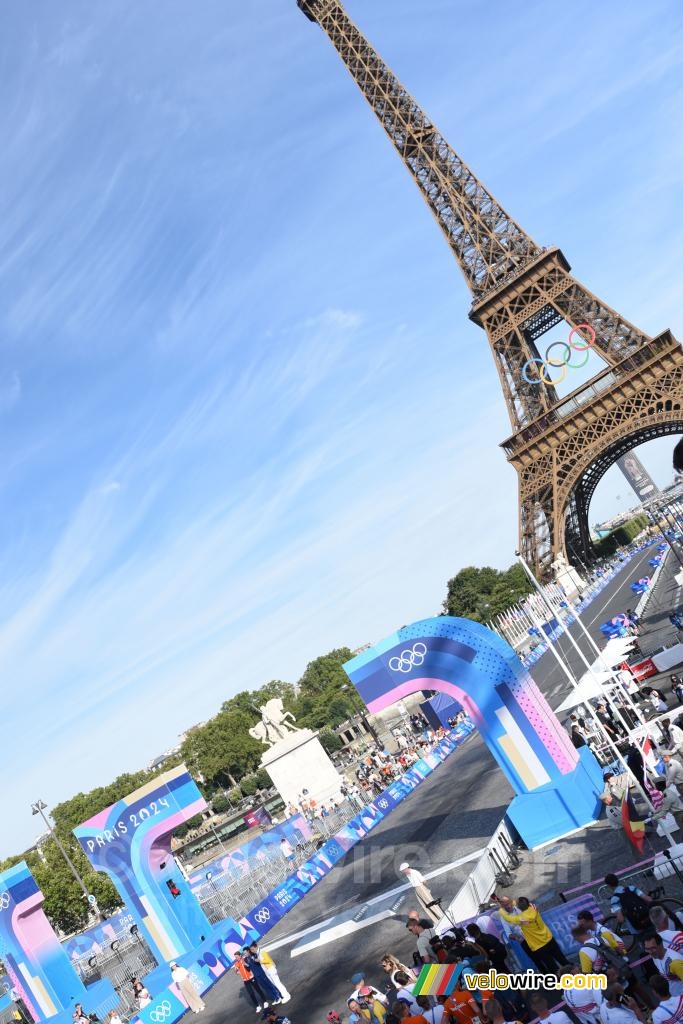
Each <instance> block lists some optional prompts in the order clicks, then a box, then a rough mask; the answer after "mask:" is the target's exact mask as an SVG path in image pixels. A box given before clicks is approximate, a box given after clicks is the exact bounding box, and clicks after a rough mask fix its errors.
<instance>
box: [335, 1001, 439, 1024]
mask: <svg viewBox="0 0 683 1024" xmlns="http://www.w3.org/2000/svg"><path fill="white" fill-rule="evenodd" d="M391 1012H392V1013H393V1015H394V1016H395V1017H396V1019H397V1020H399V1021H402V1024H427V1018H426V1017H423V1016H422V1014H421V1013H418V1014H414V1013H411V1012H410V1010H409V1008H408V1007H407V1006H406V1004H405V1003H404V1002H403V1001H402V1000H400V999H399V1000H398V1001H397V1002H395V1003H394V1005H393V1006H392V1007H391ZM349 1024H351V1018H350V1017H349Z"/></svg>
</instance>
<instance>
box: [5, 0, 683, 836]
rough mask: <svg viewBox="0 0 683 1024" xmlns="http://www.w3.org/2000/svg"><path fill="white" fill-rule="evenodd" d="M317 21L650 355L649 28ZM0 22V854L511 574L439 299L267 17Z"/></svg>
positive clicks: (674, 141) (599, 18)
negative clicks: (340, 33)
mask: <svg viewBox="0 0 683 1024" xmlns="http://www.w3.org/2000/svg"><path fill="white" fill-rule="evenodd" d="M348 9H349V12H350V13H351V14H352V16H354V17H355V18H356V20H357V21H358V22H359V24H360V25H361V26H362V28H363V29H364V30H365V31H366V32H367V33H368V35H369V36H370V38H371V40H372V41H373V42H374V43H375V44H376V45H377V47H378V49H379V50H380V52H381V53H382V54H383V56H384V57H385V59H386V60H387V61H388V62H389V63H390V64H391V65H392V67H393V68H394V69H395V71H396V72H397V73H398V74H399V76H400V77H401V78H402V80H403V81H404V83H405V84H406V85H407V86H408V88H410V89H411V90H412V91H413V92H414V93H415V94H416V96H417V97H418V99H419V100H420V102H421V103H422V104H423V105H424V106H425V108H426V109H427V110H428V112H429V113H430V116H431V117H432V118H433V120H434V121H435V122H436V123H437V124H438V125H439V127H440V128H441V129H442V131H443V132H444V133H445V134H446V135H447V137H448V138H449V140H450V141H451V142H452V144H453V145H454V146H455V148H456V149H457V150H458V151H459V152H460V154H461V155H462V156H463V157H464V158H465V159H466V160H468V161H469V162H470V163H471V164H472V166H473V168H474V169H475V171H476V172H477V173H478V174H479V175H480V176H481V177H482V179H483V180H484V181H485V182H486V183H487V185H488V186H489V187H490V188H491V189H492V191H493V192H494V194H495V195H496V196H497V197H498V198H499V199H500V201H501V202H502V203H503V204H504V205H505V206H506V207H507V208H508V209H509V210H510V211H511V212H512V214H513V215H514V216H515V217H516V218H517V219H518V220H519V221H520V222H521V223H522V225H523V226H524V227H525V228H526V229H527V230H528V231H529V233H530V234H532V235H533V236H534V237H535V238H536V239H537V240H538V241H539V242H541V243H543V244H552V243H557V244H560V245H561V246H562V248H563V250H564V252H565V254H566V255H567V257H568V258H569V260H570V262H571V263H572V266H573V270H574V273H575V274H576V275H577V276H578V277H579V278H580V279H583V280H585V281H586V282H587V283H588V284H589V285H590V286H591V287H593V289H594V290H596V291H597V292H599V293H600V294H602V295H603V296H604V297H605V298H606V299H607V300H608V301H610V302H611V303H612V304H613V305H614V306H616V307H618V308H620V309H621V310H622V311H623V312H624V313H625V314H626V315H628V316H629V317H630V318H631V319H632V320H634V321H635V322H636V323H638V324H639V325H641V326H642V327H644V328H645V329H646V330H648V331H649V332H651V333H656V332H658V331H660V330H662V329H663V328H665V327H667V326H669V327H671V328H672V329H673V330H674V331H677V332H678V334H679V337H680V336H681V335H682V334H683V324H682V323H681V316H680V310H681V291H682V290H683V285H682V283H681V274H680V258H681V253H682V251H683V246H682V238H681V235H682V231H683V227H682V222H681V218H680V208H681V167H683V138H682V137H681V133H680V131H678V130H677V126H678V124H679V123H680V110H681V100H682V96H681V93H682V91H683V79H682V78H681V74H680V67H681V57H682V56H683V26H682V19H681V9H680V5H679V4H678V3H676V2H675V0H672V2H671V3H663V2H654V3H652V4H649V5H646V6H643V5H636V4H630V5H628V4H627V5H623V4H617V3H616V2H612V0H608V2H607V3H604V4H599V5H596V4H593V3H589V2H578V3H574V4H571V5H565V6H558V5H555V6H554V7H553V9H552V17H551V18H549V16H548V12H549V9H548V7H547V5H546V4H542V3H540V2H539V3H528V4H524V5H519V4H517V5H510V4H507V3H503V2H497V0H496V2H492V3H489V4H488V5H485V6H481V5H476V4H465V3H460V2H457V3H453V2H452V0H419V2H418V0H374V2H372V3H371V2H369V0H348ZM4 14H5V23H4V26H3V33H2V37H1V39H0V72H1V76H2V77H1V80H2V92H3V103H2V105H1V106H0V128H1V131H2V138H3V140H4V144H3V150H4V152H3V159H2V161H1V162H0V267H1V269H2V275H1V276H0V345H1V348H0V455H1V457H2V466H3V472H2V474H1V476H0V487H1V499H0V500H1V501H2V510H3V515H2V518H1V519H0V563H1V566H2V573H1V575H0V662H1V664H2V666H3V676H4V679H5V686H6V691H5V692H6V695H7V696H8V697H9V699H6V703H5V716H4V725H5V730H4V737H5V739H4V744H3V757H4V763H5V766H6V767H5V777H6V780H7V781H8V783H9V784H8V785H6V786H5V787H4V803H5V806H4V821H5V824H6V828H4V829H3V836H2V844H1V849H0V854H6V853H9V852H13V851H15V850H16V849H18V848H20V847H21V845H22V844H25V843H27V842H29V841H31V840H32V838H33V836H34V824H33V821H32V819H31V816H30V812H29V809H28V805H29V803H30V801H31V800H34V799H35V798H36V797H37V796H41V797H42V798H43V799H45V800H46V801H48V803H50V804H52V803H54V802H57V801H58V800H60V799H63V798H65V797H67V796H69V795H71V794H72V793H74V792H76V791H78V790H79V789H90V788H91V787H92V786H94V785H96V784H99V783H101V782H104V781H106V780H108V779H109V778H111V777H112V776H113V775H114V774H116V773H118V772H119V771H121V770H124V769H128V768H134V767H138V766H141V765H143V764H145V763H146V762H148V761H149V760H150V759H151V758H152V757H153V756H154V755H155V754H157V753H158V752H159V751H160V750H163V749H164V748H166V747H168V746H169V745H171V744H172V743H173V742H174V739H175V737H176V735H177V733H178V732H179V731H181V729H182V728H183V727H184V726H186V725H188V724H190V723H192V722H194V721H197V720H200V719H203V718H205V717H207V716H208V715H210V714H211V713H212V712H214V711H215V710H216V709H217V707H218V706H219V705H220V703H221V701H222V700H223V699H225V698H226V697H227V696H229V695H230V694H231V693H233V692H235V691H236V690H237V689H239V688H243V687H248V686H255V685H258V684H259V683H261V682H264V681H266V680H268V679H270V678H273V677H280V678H285V679H296V678H297V677H298V675H299V674H300V673H301V671H302V669H303V668H304V666H305V665H306V663H307V661H309V660H310V659H311V658H313V657H315V656H316V655H318V654H320V653H323V652H325V651H327V650H329V649H331V648H332V647H334V646H339V645H343V644H348V645H350V646H351V647H354V646H357V645H360V644H361V643H364V642H366V641H368V640H373V639H379V638H381V637H382V636H383V635H385V634H386V633H388V632H390V631H391V630H393V629H395V628H396V627H397V626H398V625H400V624H402V623H404V622H408V621H411V620H412V619H415V618H418V617H420V616H425V615H429V614H431V613H433V612H435V611H437V609H438V608H439V606H440V602H441V599H442V596H443V592H444V584H445V580H446V579H447V578H448V576H450V575H452V574H453V573H454V572H455V571H456V570H457V569H458V568H459V567H461V566H462V565H464V564H469V563H473V562H474V563H492V564H494V565H498V566H504V565H506V564H508V563H509V562H510V561H511V559H512V554H513V551H514V548H515V544H516V503H515V478H514V473H513V471H512V470H510V469H509V468H508V466H507V465H506V463H505V461H504V458H503V456H502V453H501V452H500V450H499V449H498V447H497V445H498V443H499V442H500V441H501V440H503V438H505V437H506V436H507V435H508V434H509V424H508V422H507V420H506V414H505V410H504V405H503V401H502V398H501V396H500V394H499V391H498V387H497V377H496V374H495V369H494V366H493V362H492V359H491V357H490V354H489V350H488V346H487V343H486V339H485V337H484V335H483V333H482V332H481V331H479V330H478V329H477V328H475V327H474V326H473V325H472V324H471V323H469V321H468V320H467V316H466V314H467V310H468V307H469V296H468V293H467V291H466V288H465V286H464V283H463V281H462V278H461V277H460V274H459V271H458V269H457V266H456V265H455V263H454V261H453V258H452V256H451V255H450V253H449V251H448V249H447V247H446V245H445V243H444V242H443V240H442V239H441V238H440V236H439V232H438V230H437V228H436V226H435V224H434V222H433V221H432V219H431V217H430V216H429V214H428V212H427V210H426V209H425V207H424V204H423V202H422V200H421V199H420V197H419V195H418V193H417V190H416V189H415V187H414V185H413V184H412V182H411V181H410V179H409V177H408V175H407V174H406V172H405V170H404V169H403V168H402V167H401V165H400V162H399V160H398V158H397V156H396V154H395V152H394V151H393V149H392V147H391V146H390V145H389V144H388V142H387V141H386V139H385V138H384V136H383V133H382V131H381V130H380V128H379V127H378V125H377V124H376V122H375V121H374V119H373V117H372V116H371V115H370V112H369V110H368V109H367V108H366V106H365V104H364V102H363V100H362V99H361V97H360V96H359V94H358V93H357V90H356V87H355V86H354V84H353V83H352V81H351V80H350V78H349V76H348V75H347V73H346V72H345V70H344V69H343V67H342V66H341V64H340V62H339V61H338V59H337V58H336V56H335V54H334V52H333V50H332V48H331V47H330V45H329V43H328V42H327V41H326V39H325V37H324V36H323V34H322V33H321V31H320V30H319V29H318V28H316V26H314V25H312V24H310V23H309V22H308V21H307V20H306V19H305V18H304V17H303V15H302V14H301V13H300V12H299V11H298V10H297V8H296V5H295V2H294V0H261V2H259V3H258V4H256V3H254V4H251V3H249V4H238V3H232V4H226V3H224V2H219V0H200V2H198V3H195V4H193V5H192V8H191V10H190V8H189V7H188V6H187V4H184V3H181V2H180V0H168V2H167V3H165V4H163V5H153V4H137V3H133V2H130V0H122V2H121V3H118V4H116V5H115V6H114V5H93V4H91V3H86V2H77V0H63V2H62V3H60V4H47V3H45V2H43V3H39V4H38V5H27V4H19V3H15V4H11V5H8V6H7V8H6V10H5V12H4ZM669 453H670V444H669V443H668V442H667V443H665V444H664V445H659V446H655V448H654V450H653V451H652V452H651V453H649V455H648V458H647V461H648V465H649V467H650V469H651V470H652V471H653V473H654V475H655V477H656V478H657V479H658V480H660V482H667V481H668V478H669V474H668V464H669ZM614 473H616V471H615V470H612V471H610V474H612V476H608V477H606V478H605V481H604V483H603V485H602V487H601V491H600V494H599V495H598V498H597V499H596V503H595V505H594V510H593V511H594V512H595V516H592V518H597V517H598V516H599V514H606V513H608V512H610V511H612V510H613V505H612V501H613V499H614V496H615V495H616V494H624V493H626V492H625V487H624V484H623V483H621V482H620V481H619V480H618V479H617V478H616V477H614V476H613V475H614ZM611 480H612V482H610V481H611Z"/></svg>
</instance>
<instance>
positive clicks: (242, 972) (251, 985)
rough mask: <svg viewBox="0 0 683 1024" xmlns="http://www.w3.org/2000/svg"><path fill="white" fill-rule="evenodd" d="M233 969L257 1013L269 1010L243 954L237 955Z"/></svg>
mask: <svg viewBox="0 0 683 1024" xmlns="http://www.w3.org/2000/svg"><path fill="white" fill-rule="evenodd" d="M232 969H233V971H236V972H237V974H239V976H240V978H241V979H242V984H243V985H244V990H245V992H246V993H247V996H248V997H249V999H250V1001H251V1004H252V1006H253V1007H254V1008H255V1009H256V1012H257V1013H259V1011H260V1010H262V1009H264V1008H267V1007H268V1003H267V1002H266V997H265V996H264V994H263V992H262V991H261V989H260V988H259V984H258V982H257V981H256V980H255V978H254V975H253V974H252V972H251V971H250V970H249V968H248V967H247V963H246V960H245V959H244V957H243V955H242V953H239V952H238V953H235V963H234V964H233V968H232Z"/></svg>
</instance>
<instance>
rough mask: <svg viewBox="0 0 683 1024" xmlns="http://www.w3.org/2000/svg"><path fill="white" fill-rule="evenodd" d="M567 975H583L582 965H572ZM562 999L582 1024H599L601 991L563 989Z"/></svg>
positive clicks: (567, 969) (568, 968)
mask: <svg viewBox="0 0 683 1024" xmlns="http://www.w3.org/2000/svg"><path fill="white" fill-rule="evenodd" d="M565 973H566V974H583V969H582V967H581V964H572V965H570V966H569V967H567V968H566V970H565ZM562 998H563V1000H564V1002H565V1004H566V1005H567V1006H568V1007H569V1009H570V1010H571V1011H572V1013H573V1014H575V1016H576V1017H577V1018H578V1020H579V1022H580V1024H598V1021H599V1020H600V1005H601V1003H602V992H601V991H600V989H578V988H564V989H562Z"/></svg>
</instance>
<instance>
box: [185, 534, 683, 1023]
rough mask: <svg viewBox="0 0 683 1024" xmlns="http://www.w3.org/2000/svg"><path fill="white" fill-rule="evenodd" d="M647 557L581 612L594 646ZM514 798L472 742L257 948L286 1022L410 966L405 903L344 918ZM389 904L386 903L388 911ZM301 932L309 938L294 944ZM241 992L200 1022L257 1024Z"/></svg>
mask: <svg viewBox="0 0 683 1024" xmlns="http://www.w3.org/2000/svg"><path fill="white" fill-rule="evenodd" d="M651 556H652V551H651V550H650V551H647V552H645V553H644V554H643V555H641V556H639V557H638V558H636V559H634V560H633V561H632V562H630V563H629V564H628V565H627V566H626V567H625V568H624V569H623V570H622V571H621V572H620V573H619V574H618V575H617V577H616V579H615V580H613V581H612V582H611V583H610V584H609V586H608V587H606V588H605V590H604V591H603V592H602V594H600V595H599V597H598V598H597V599H596V600H595V601H594V602H593V604H592V605H590V606H589V608H588V609H587V610H586V612H585V613H584V618H583V621H584V624H585V625H586V627H587V628H588V630H589V632H590V633H591V635H592V636H593V637H594V638H595V639H601V640H602V639H603V638H602V637H601V634H600V630H599V627H600V624H601V623H602V622H604V621H605V620H606V619H608V618H610V617H611V616H612V615H615V614H616V613H617V612H620V611H625V610H626V608H627V607H632V606H633V605H634V604H635V600H636V599H635V598H634V595H633V593H632V591H631V590H630V589H629V584H630V583H631V582H632V581H633V580H635V579H638V578H640V577H641V576H644V575H650V574H651V569H650V567H649V566H648V564H647V562H648V558H650V557H651ZM673 561H674V560H673V559H671V558H670V559H669V560H668V563H669V564H667V566H666V567H665V570H664V572H663V573H662V582H661V583H660V586H661V587H662V594H663V596H664V600H669V598H670V590H669V583H668V582H667V581H668V580H669V579H670V577H671V576H672V575H673V573H674V572H675V571H676V569H677V568H678V566H677V565H674V566H673V567H672V566H671V562H673ZM658 590H659V588H658ZM661 600H662V598H660V597H659V596H658V592H655V595H654V596H653V598H652V599H651V601H652V605H651V607H652V609H653V614H654V615H655V616H657V615H660V616H661V615H663V614H664V611H665V609H664V608H663V607H660V604H661ZM667 614H668V612H667ZM572 635H574V636H575V638H576V640H577V643H578V645H579V647H580V649H582V650H583V652H584V654H585V655H586V656H587V657H588V659H589V661H591V660H592V659H593V658H594V656H595V654H594V652H593V651H592V649H591V648H590V646H589V644H588V641H587V639H586V638H585V636H584V635H583V633H582V632H581V631H580V629H579V627H577V626H575V627H574V628H573V630H572ZM603 642H604V641H603ZM558 646H559V648H560V650H561V651H562V652H563V653H564V655H565V656H566V658H567V660H568V661H569V664H570V666H571V668H572V670H573V672H574V673H575V674H576V675H577V676H578V675H581V674H582V673H583V671H585V666H584V665H583V663H582V661H581V659H580V657H579V655H577V653H576V651H575V650H574V649H573V647H572V646H571V645H570V644H569V641H568V640H567V639H566V638H563V639H562V640H561V641H560V643H559V645H558ZM532 674H533V676H534V679H535V680H536V682H537V683H538V685H539V687H540V688H541V690H542V691H543V692H544V693H545V694H546V696H547V698H548V700H549V702H550V703H551V706H553V707H557V705H558V704H559V703H560V702H561V701H562V700H563V699H564V697H565V696H566V694H567V692H568V690H569V686H570V684H569V682H568V681H567V679H566V677H565V675H564V674H563V672H562V670H561V669H560V668H559V666H558V665H557V662H556V661H555V659H554V657H553V655H552V654H551V653H547V654H545V655H544V656H543V657H542V658H541V659H540V660H539V661H538V662H537V664H536V665H535V666H534V668H533V671H532ZM512 796H513V793H512V790H511V789H510V786H509V785H508V783H507V780H506V779H505V778H504V776H503V775H502V773H501V772H500V770H499V769H498V767H497V766H496V764H495V762H494V760H493V758H492V756H491V754H490V753H489V751H488V750H487V748H486V746H485V745H484V743H483V742H482V741H481V739H480V738H479V736H478V735H477V734H474V735H473V736H472V737H471V738H470V739H469V740H467V742H466V743H465V744H464V745H463V746H462V747H461V748H460V750H459V751H457V752H456V753H455V754H453V755H452V756H451V757H450V758H449V759H448V761H447V762H446V763H445V764H443V765H441V766H440V767H439V768H438V769H437V770H436V771H435V772H434V774H433V775H431V776H430V777H429V779H428V780H427V781H426V782H424V783H422V785H421V786H420V787H419V788H418V789H417V790H416V791H415V792H414V793H413V794H412V795H411V796H410V797H408V798H407V799H406V800H405V801H404V802H403V803H402V804H400V805H399V806H398V807H397V808H396V809H395V810H394V811H393V812H392V814H391V815H390V817H389V818H388V819H386V820H385V821H384V822H383V823H382V824H381V825H379V826H378V827H377V828H376V829H375V830H374V831H373V832H372V833H371V834H370V835H369V836H368V837H367V839H366V840H364V841H363V842H361V843H359V844H358V845H357V846H356V847H354V849H353V850H351V851H349V853H348V855H347V857H346V858H345V859H344V861H343V862H342V863H341V864H340V865H339V866H338V867H336V868H335V870H334V871H332V872H331V873H330V875H328V876H327V878H325V879H323V880H322V881H321V882H320V883H319V884H318V885H317V886H316V887H315V888H314V889H313V890H312V892H311V893H310V894H309V895H308V896H307V897H306V898H305V899H304V900H302V902H301V903H300V904H299V905H298V906H297V907H295V908H294V909H293V910H292V911H291V912H290V913H289V914H288V915H287V916H286V917H285V918H284V919H283V920H282V921H281V922H280V923H279V924H278V925H277V926H276V927H275V928H274V929H273V931H272V932H270V933H269V934H268V935H267V937H266V940H265V942H264V945H266V946H268V947H275V948H274V949H273V957H274V959H275V962H276V964H277V966H278V969H279V971H280V975H281V977H282V979H283V981H284V983H285V984H286V985H287V987H288V988H289V990H290V992H291V993H292V995H293V998H292V1000H291V1002H290V1003H288V1004H287V1006H286V1008H285V1011H286V1013H287V1015H288V1016H290V1017H291V1019H292V1022H293V1024H318V1022H320V1024H324V1021H325V1018H326V1014H327V1012H328V1011H329V1010H331V1009H335V1010H337V1011H339V1012H345V1010H346V1006H345V1000H346V997H347V996H348V995H349V993H350V991H351V989H352V985H351V983H350V978H351V975H352V974H354V973H355V972H356V971H358V970H361V969H363V970H365V971H366V972H367V976H368V978H369V979H370V980H371V981H374V982H375V983H376V984H378V983H379V982H380V981H381V977H382V975H381V971H380V968H379V960H380V958H381V956H382V954H383V953H385V952H393V953H395V954H396V955H397V956H399V958H400V959H402V960H405V961H407V962H411V955H412V950H413V948H414V940H413V939H412V937H411V936H410V934H409V933H408V932H407V931H406V929H405V924H404V918H405V912H406V911H407V909H409V908H410V907H411V906H412V905H413V901H412V900H410V899H408V898H407V899H406V900H405V902H404V903H403V905H402V906H401V910H400V916H398V917H396V918H390V919H384V920H380V921H378V922H377V923H374V924H371V925H370V926H368V927H363V926H362V923H354V922H353V921H352V920H351V921H348V920H347V919H348V918H349V917H352V916H353V915H354V913H356V912H357V911H359V910H361V908H362V907H363V905H364V904H365V903H366V901H368V900H371V899H377V898H380V897H381V896H382V894H391V893H392V891H393V890H395V889H396V888H397V887H399V886H400V885H401V884H402V878H399V877H398V875H397V868H398V865H399V864H400V862H401V861H402V860H404V859H409V860H411V862H413V863H414V864H416V866H419V867H420V869H421V870H422V871H423V872H428V871H432V870H435V869H439V868H443V867H444V866H446V865H449V864H452V863H453V862H455V861H458V860H460V859H462V858H463V857H466V856H467V855H471V854H475V853H476V851H477V850H479V849H481V848H482V847H484V846H485V845H486V842H487V841H488V839H489V838H490V837H491V835H492V834H493V832H494V830H495V828H496V826H497V825H498V823H499V821H500V819H501V818H502V816H503V814H504V812H505V808H506V807H507V804H508V803H509V801H510V800H511V798H512ZM472 866H473V863H469V864H467V863H465V864H462V865H461V866H459V867H453V868H449V869H448V870H446V871H444V872H443V873H442V874H440V875H439V876H438V877H436V878H435V879H434V880H433V882H432V883H431V887H432V891H433V892H434V894H435V895H437V896H441V897H442V898H443V901H444V904H446V903H447V902H448V900H449V899H450V898H452V896H453V895H454V894H455V892H456V891H457V889H458V887H459V884H460V882H461V881H462V880H463V879H464V878H465V877H466V876H467V874H469V871H470V870H471V868H472ZM399 895H400V894H399ZM391 899H392V897H391V895H389V896H388V897H387V903H388V902H391ZM330 918H332V919H334V920H333V921H332V924H336V925H339V927H338V928H337V932H336V935H335V937H334V938H333V940H332V941H327V942H323V943H322V944H315V943H319V940H320V937H321V932H324V931H325V926H324V922H325V921H326V920H327V919H330ZM340 918H341V922H340V920H339V919H340ZM345 921H346V923H344V922H345ZM321 924H322V925H323V927H322V928H321ZM306 930H309V931H308V934H306V935H303V936H302V935H301V934H300V933H301V932H302V931H306ZM323 937H327V938H329V936H323ZM307 943H313V944H314V945H313V946H312V948H308V949H306V950H305V951H304V952H299V955H294V956H292V952H293V951H296V950H297V947H299V950H301V948H302V946H305V945H306V944H307ZM240 990H241V982H240V981H239V979H238V978H237V977H235V976H234V975H232V974H231V975H230V976H229V977H228V978H225V979H223V980H222V981H220V982H219V983H218V984H217V985H216V986H215V987H214V988H213V989H212V991H211V992H210V993H209V994H208V996H207V1000H206V1001H207V1010H206V1013H205V1015H204V1018H203V1022H204V1024H219V1022H220V1024H223V1022H224V1021H225V1019H226V1013H228V1015H229V1020H230V1021H231V1024H233V1022H234V1024H242V1022H243V1021H249V1020H255V1019H256V1014H255V1012H254V1010H253V1009H252V1008H251V1007H250V1005H249V1004H248V1003H247V1001H246V999H245V998H244V995H243V993H242V992H241V991H240Z"/></svg>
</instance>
